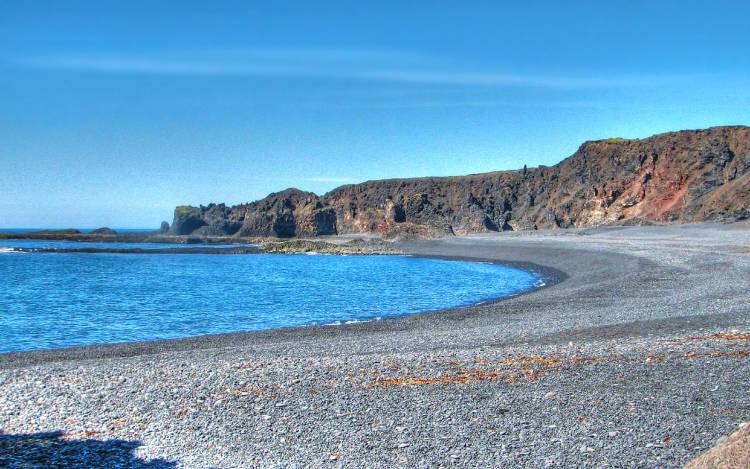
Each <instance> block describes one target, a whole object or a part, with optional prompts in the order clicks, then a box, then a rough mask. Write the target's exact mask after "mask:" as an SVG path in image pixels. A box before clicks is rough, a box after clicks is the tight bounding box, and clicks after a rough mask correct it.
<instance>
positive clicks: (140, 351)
mask: <svg viewBox="0 0 750 469" xmlns="http://www.w3.org/2000/svg"><path fill="white" fill-rule="evenodd" d="M361 255H369V254H367V253H362V254H361ZM385 255H395V256H399V255H405V256H410V257H421V258H427V259H443V260H450V261H463V262H482V263H492V264H499V265H504V266H509V267H514V268H517V269H521V270H524V271H526V272H530V273H532V274H534V275H537V276H539V277H540V280H543V281H544V284H543V285H541V286H536V285H535V286H534V287H532V288H529V289H527V290H523V291H521V292H518V293H514V294H512V295H507V296H500V297H497V298H490V299H487V300H482V301H480V302H477V303H472V304H469V305H463V306H456V307H451V308H441V309H434V310H426V311H419V312H415V313H405V314H400V315H397V316H390V317H386V318H383V319H371V320H367V321H353V322H345V323H342V324H311V325H306V326H290V327H279V328H271V329H260V330H252V331H236V332H224V333H220V334H202V335H197V336H189V337H179V338H174V339H153V340H144V341H135V342H116V343H103V344H91V345H76V346H71V347H61V348H53V349H39V350H24V351H11V352H0V370H2V369H7V368H19V367H28V366H35V365H39V364H43V363H54V362H59V361H72V360H97V359H105V358H125V357H134V356H140V355H151V354H154V353H163V352H170V351H185V350H204V349H211V348H217V347H227V346H232V345H239V344H242V343H246V342H248V341H250V340H252V339H256V338H257V339H260V340H274V339H275V337H274V335H276V334H275V333H278V336H279V338H283V337H285V336H288V335H293V336H297V335H304V334H305V333H310V334H311V335H315V334H324V333H327V332H328V331H327V330H326V331H323V332H318V331H316V329H329V328H338V327H344V326H357V325H366V324H368V323H374V322H378V323H380V322H387V321H392V320H398V319H403V318H407V317H411V316H421V315H433V314H452V313H455V312H459V311H463V310H466V309H467V308H475V307H478V306H484V305H492V304H496V303H499V302H502V301H506V300H508V299H511V298H517V297H520V296H522V295H528V294H531V293H534V292H535V291H537V290H539V289H543V288H549V287H551V286H553V285H556V284H558V283H560V282H563V281H564V280H565V278H567V274H565V273H564V272H562V271H559V270H557V269H553V268H550V267H546V266H543V265H539V264H533V263H528V262H512V261H502V260H496V259H481V258H470V257H452V256H438V255H435V256H428V255H413V254H385ZM364 327H366V326H364Z"/></svg>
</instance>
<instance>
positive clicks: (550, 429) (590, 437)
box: [0, 224, 750, 467]
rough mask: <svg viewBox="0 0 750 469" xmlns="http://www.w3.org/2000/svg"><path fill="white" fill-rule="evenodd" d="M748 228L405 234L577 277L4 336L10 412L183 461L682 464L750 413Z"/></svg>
mask: <svg viewBox="0 0 750 469" xmlns="http://www.w3.org/2000/svg"><path fill="white" fill-rule="evenodd" d="M748 228H750V224H746V225H728V226H727V225H709V224H700V225H681V226H670V227H632V228H617V229H582V230H572V231H560V232H551V231H550V232H536V233H534V234H533V235H520V234H513V235H509V236H503V235H480V236H472V237H468V238H446V239H440V240H423V241H409V242H404V243H401V244H400V245H399V247H400V248H402V249H403V250H404V252H408V253H410V254H414V255H420V256H453V257H457V258H473V259H487V260H491V261H495V262H498V261H501V260H502V261H504V262H505V263H510V264H511V265H513V264H512V263H523V262H526V263H532V264H536V265H540V266H541V265H543V266H545V268H548V269H555V270H557V271H559V272H560V273H563V274H564V275H565V278H564V279H561V280H562V281H560V282H558V283H553V282H550V283H549V285H547V286H546V287H543V288H538V289H534V290H531V291H530V293H526V294H520V295H517V296H513V297H508V298H505V299H502V300H500V301H496V302H491V303H484V304H478V305H474V306H469V307H463V308H456V309H452V310H448V311H441V312H428V313H418V314H412V315H407V316H402V317H398V318H392V319H387V320H382V321H372V322H367V323H356V324H345V325H339V326H335V327H333V326H313V327H303V328H292V329H275V330H270V331H257V332H250V333H232V334H226V335H221V336H202V337H196V338H190V339H177V340H172V341H166V342H165V341H156V342H152V343H147V344H143V345H141V346H137V347H136V346H134V345H132V344H126V345H122V346H116V345H115V346H92V347H85V348H76V349H56V350H54V351H42V352H40V351H35V352H23V353H20V354H18V355H17V356H15V357H10V356H8V355H3V356H0V361H2V362H3V365H0V422H3V424H2V428H0V430H2V432H4V434H9V435H29V434H31V435H36V434H38V433H39V432H48V431H58V432H62V434H63V435H65V438H66V439H70V440H75V441H79V440H83V441H92V440H93V441H99V440H110V439H120V440H125V441H128V442H131V443H132V444H133V445H134V447H137V448H138V449H137V450H136V454H137V455H138V456H139V457H143V458H144V459H146V460H155V459H161V460H166V461H174V462H176V463H178V464H179V465H180V466H184V467H214V466H219V467H246V466H247V465H264V466H266V465H267V466H273V465H306V466H316V467H317V466H323V465H330V464H332V463H333V464H335V465H340V466H346V467H361V466H362V465H363V464H366V462H367V461H373V460H377V461H380V462H381V463H382V464H383V465H384V466H385V465H387V466H394V465H409V466H414V465H426V466H432V465H435V466H437V465H457V464H458V465H475V466H487V465H504V466H509V467H518V466H522V467H539V466H544V465H549V466H553V467H580V466H585V465H588V466H595V467H599V466H638V467H682V466H683V465H684V464H685V463H687V462H688V461H690V460H691V459H693V458H695V457H696V456H697V455H699V454H700V453H702V452H703V451H705V450H707V449H708V448H710V447H712V446H713V445H714V444H715V443H716V440H717V439H718V438H720V437H723V436H725V435H728V434H730V433H732V432H733V431H734V430H735V429H736V427H737V424H738V423H740V422H742V421H747V420H750V410H749V409H750V382H748V380H747V376H750V254H748V253H744V251H743V250H744V249H747V248H748V247H750V229H748ZM60 350H63V352H61V351H60ZM45 354H47V355H48V358H49V357H51V356H54V360H50V361H45V360H44V357H43V355H45ZM32 357H33V358H34V360H36V361H34V360H32V359H31V358H32ZM72 416H74V417H75V418H72Z"/></svg>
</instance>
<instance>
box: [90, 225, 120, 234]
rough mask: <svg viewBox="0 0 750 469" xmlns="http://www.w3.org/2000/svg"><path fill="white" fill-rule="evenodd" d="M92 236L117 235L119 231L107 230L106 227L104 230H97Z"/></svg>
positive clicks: (93, 231) (92, 232)
mask: <svg viewBox="0 0 750 469" xmlns="http://www.w3.org/2000/svg"><path fill="white" fill-rule="evenodd" d="M91 234H95V235H116V234H117V231H115V230H113V229H112V228H107V227H106V226H104V227H102V228H97V229H95V230H92V231H91Z"/></svg>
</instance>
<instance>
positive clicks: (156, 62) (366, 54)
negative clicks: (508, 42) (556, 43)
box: [13, 49, 694, 88]
mask: <svg viewBox="0 0 750 469" xmlns="http://www.w3.org/2000/svg"><path fill="white" fill-rule="evenodd" d="M13 63H14V64H15V65H17V66H23V67H32V68H41V69H54V70H75V71H88V72H101V73H131V74H171V75H197V76H200V75H206V76H248V77H262V78H311V79H332V80H358V81H371V82H386V83H395V84H414V85H443V86H475V87H538V88H606V87H633V86H654V85H664V84H670V83H675V82H681V81H686V80H689V79H691V78H694V77H693V76H689V75H641V74H639V75H635V74H633V75H618V76H601V77H588V76H587V77H577V76H558V75H549V76H548V75H531V74H516V73H502V72H495V71H484V70H482V71H476V70H471V71H456V70H460V69H461V68H462V67H461V65H462V64H459V63H452V64H450V67H448V66H447V65H446V64H448V63H449V62H448V61H446V60H445V59H444V58H443V59H438V58H434V57H429V56H422V55H418V54H410V53H407V52H399V51H382V50H356V49H355V50H351V49H253V50H244V51H241V50H222V51H213V52H205V51H198V52H194V53H192V54H186V53H179V54H174V53H172V54H164V55H161V56H125V55H107V56H101V55H100V56H96V55H81V54H72V55H54V56H37V57H27V58H22V59H18V60H14V61H13Z"/></svg>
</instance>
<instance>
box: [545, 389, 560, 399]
mask: <svg viewBox="0 0 750 469" xmlns="http://www.w3.org/2000/svg"><path fill="white" fill-rule="evenodd" d="M555 396H557V393H556V392H555V391H550V392H548V393H547V394H545V395H544V400H545V401H549V400H551V399H554V398H555Z"/></svg>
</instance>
